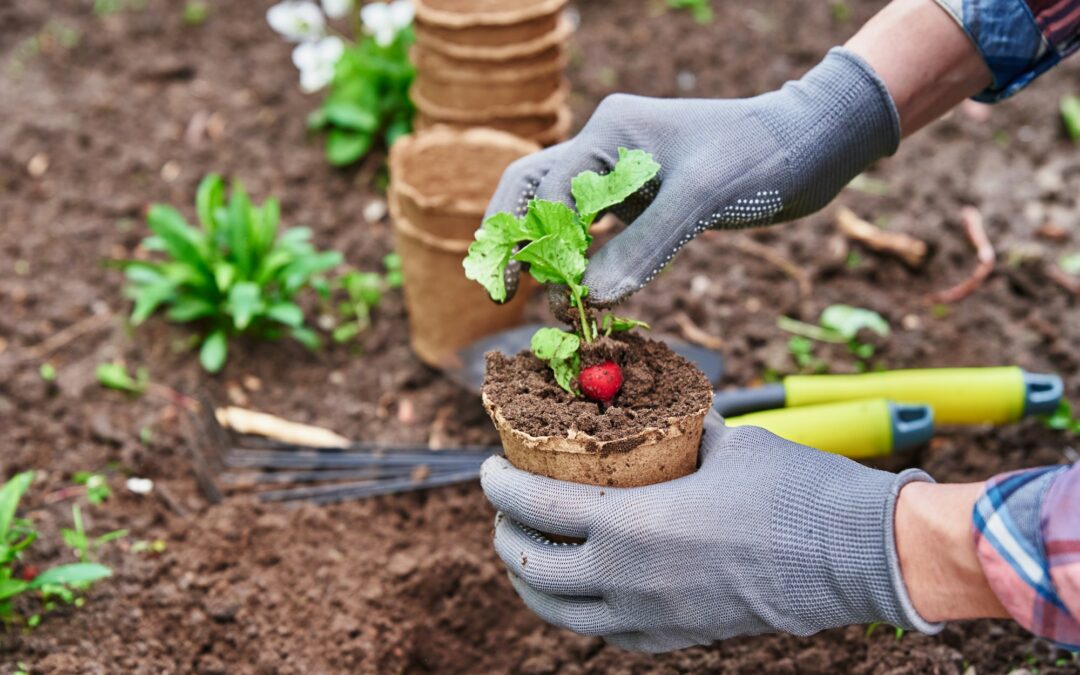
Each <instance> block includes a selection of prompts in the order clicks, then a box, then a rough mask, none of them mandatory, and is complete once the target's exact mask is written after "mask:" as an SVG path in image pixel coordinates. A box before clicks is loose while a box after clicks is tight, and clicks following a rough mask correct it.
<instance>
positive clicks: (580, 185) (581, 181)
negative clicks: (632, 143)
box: [570, 148, 660, 225]
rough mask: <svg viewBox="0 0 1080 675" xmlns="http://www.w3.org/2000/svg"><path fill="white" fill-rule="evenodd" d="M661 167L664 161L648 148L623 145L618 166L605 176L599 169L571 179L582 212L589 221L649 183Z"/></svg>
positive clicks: (585, 219)
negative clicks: (635, 148) (653, 154)
mask: <svg viewBox="0 0 1080 675" xmlns="http://www.w3.org/2000/svg"><path fill="white" fill-rule="evenodd" d="M659 171H660V165H659V164H657V163H656V162H655V161H653V158H652V155H650V154H649V153H647V152H645V151H644V150H627V149H626V148H619V160H618V161H617V162H615V166H614V168H612V170H611V171H610V172H608V173H607V174H605V175H603V176H601V175H600V174H598V173H596V172H595V171H585V172H583V173H580V174H578V175H577V176H575V177H574V179H573V180H572V181H571V182H570V192H571V193H572V194H573V195H574V202H575V203H576V204H577V210H578V213H580V214H581V219H582V221H583V222H584V223H585V224H586V225H589V224H591V223H592V221H593V219H594V218H595V217H596V215H597V214H598V213H600V212H601V211H603V210H604V209H608V208H611V207H612V206H615V205H616V204H619V203H621V202H623V201H624V200H625V199H626V198H627V197H629V196H630V195H632V194H634V193H635V192H637V191H638V190H640V189H641V188H642V187H644V186H645V184H646V183H648V182H649V181H650V180H651V179H652V178H653V177H654V176H655V175H656V174H657V172H659Z"/></svg>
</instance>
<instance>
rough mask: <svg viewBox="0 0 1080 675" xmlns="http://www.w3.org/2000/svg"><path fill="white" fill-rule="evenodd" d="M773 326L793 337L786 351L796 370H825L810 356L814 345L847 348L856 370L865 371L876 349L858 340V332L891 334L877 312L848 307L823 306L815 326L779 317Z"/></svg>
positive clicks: (819, 362) (816, 359)
mask: <svg viewBox="0 0 1080 675" xmlns="http://www.w3.org/2000/svg"><path fill="white" fill-rule="evenodd" d="M776 325H777V327H779V328H780V329H781V330H784V331H787V332H789V333H794V334H795V337H793V338H791V340H789V342H788V351H790V352H791V354H792V357H793V358H794V360H795V363H796V364H797V365H798V366H799V368H800V369H802V370H812V371H814V372H825V370H828V363H826V362H824V361H821V360H820V359H818V358H816V357H815V356H814V355H813V347H814V345H813V343H814V342H826V343H833V344H844V345H847V347H848V351H850V352H851V353H852V354H853V355H854V356H855V357H856V358H857V359H858V362H857V363H856V368H857V369H858V370H866V368H867V363H866V362H867V361H868V360H869V359H871V358H873V356H874V354H875V352H876V348H875V347H874V345H873V344H871V343H868V342H863V341H861V340H860V339H859V333H860V331H863V330H869V331H871V332H873V333H876V334H877V335H879V336H881V337H888V336H889V335H890V334H891V332H892V331H891V329H890V327H889V322H888V321H886V320H885V318H884V317H883V316H881V315H880V314H878V313H877V312H874V311H871V310H869V309H863V308H861V307H852V306H850V305H831V306H829V307H826V308H825V310H824V311H823V312H822V313H821V317H819V319H818V325H814V324H811V323H806V322H804V321H799V320H797V319H792V318H791V317H788V316H781V317H779V318H778V319H777V320H776ZM796 338H800V339H796Z"/></svg>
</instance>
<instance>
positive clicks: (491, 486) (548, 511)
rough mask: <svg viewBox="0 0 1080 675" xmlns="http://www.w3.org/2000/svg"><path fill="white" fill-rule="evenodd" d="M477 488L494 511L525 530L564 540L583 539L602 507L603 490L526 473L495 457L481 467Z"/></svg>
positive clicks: (488, 459) (504, 459)
mask: <svg viewBox="0 0 1080 675" xmlns="http://www.w3.org/2000/svg"><path fill="white" fill-rule="evenodd" d="M480 485H481V487H483V488H484V494H485V495H487V498H488V501H490V502H491V503H492V504H493V505H494V506H495V508H496V510H498V511H502V512H503V513H505V514H506V515H508V516H510V517H511V518H513V519H514V520H516V521H517V522H519V523H521V524H522V525H525V526H527V527H531V528H533V529H535V530H539V531H541V532H550V533H552V534H558V535H562V536H564V537H579V538H584V537H586V536H587V535H588V532H589V527H590V525H591V524H592V522H593V518H594V517H596V515H597V514H598V513H599V512H600V510H601V508H602V506H603V505H602V503H601V500H603V494H602V493H603V488H600V487H598V486H595V485H582V484H580V483H569V482H566V481H561V480H554V479H552V478H546V477H544V476H538V475H536V474H533V473H528V472H527V471H522V470H520V469H516V468H514V466H513V465H512V464H510V462H508V461H507V460H506V458H505V457H501V456H498V455H495V456H492V457H489V458H487V460H485V461H484V464H483V465H482V466H481V467H480Z"/></svg>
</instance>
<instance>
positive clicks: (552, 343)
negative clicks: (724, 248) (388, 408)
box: [464, 148, 712, 487]
mask: <svg viewBox="0 0 1080 675" xmlns="http://www.w3.org/2000/svg"><path fill="white" fill-rule="evenodd" d="M659 170H660V165H659V164H657V163H656V162H654V161H653V159H652V157H651V156H650V155H649V154H648V153H646V152H644V151H641V150H627V149H626V148H619V159H618V161H616V162H615V165H614V166H613V167H612V168H611V170H610V171H608V172H607V173H605V174H604V175H600V174H598V173H596V172H594V171H585V172H582V173H580V174H578V175H577V176H575V177H574V179H573V180H572V181H571V193H572V195H573V198H574V207H573V208H572V207H570V206H568V205H567V204H564V203H563V202H561V201H547V200H543V199H532V200H530V201H529V203H528V205H527V210H526V213H525V215H524V216H518V215H517V214H514V213H510V212H505V211H504V212H499V213H494V214H492V215H490V216H488V217H487V218H486V219H485V220H484V224H483V227H482V228H481V229H479V230H478V231H477V232H476V238H475V240H474V241H473V243H472V244H471V245H470V246H469V254H468V256H467V257H466V258H465V261H464V266H465V274H466V276H468V278H470V279H472V280H474V281H476V282H477V283H479V284H480V285H481V286H483V288H484V289H485V290H486V291H487V292H488V295H489V297H491V299H493V300H496V301H502V300H505V299H506V297H507V294H508V292H507V288H506V271H507V265H508V264H509V261H517V262H520V263H523V264H527V269H528V273H529V274H530V275H531V276H532V277H533V278H535V279H536V280H537V281H539V282H541V283H549V284H559V285H560V286H561V287H562V288H563V289H564V290H562V291H561V292H564V293H565V299H566V308H567V309H566V311H565V312H563V311H560V312H558V314H559V315H560V318H561V319H562V320H564V321H565V322H566V323H567V324H568V329H567V330H564V329H562V328H555V327H546V328H541V329H540V330H538V331H537V332H536V333H535V334H534V335H533V336H532V340H531V342H530V346H529V351H527V352H522V353H520V354H517V355H516V356H504V355H502V354H499V353H490V354H489V355H488V356H487V363H486V365H487V371H486V374H485V379H484V386H483V390H482V398H483V402H484V407H485V408H486V409H487V412H488V414H489V415H490V416H491V419H492V421H493V422H494V423H495V426H496V428H497V429H498V431H499V435H500V437H501V439H502V443H503V449H504V451H505V452H506V457H507V459H508V460H510V462H511V463H513V464H514V465H515V466H517V467H519V468H521V469H524V470H526V471H531V472H534V473H539V474H543V475H545V476H550V477H552V478H557V479H560V480H569V481H574V482H578V483H590V484H594V485H610V486H617V487H632V486H638V485H647V484H650V483H657V482H661V481H665V480H672V479H675V478H679V477H680V476H685V475H686V474H688V473H691V472H693V471H694V470H695V469H696V467H697V454H698V446H699V445H700V442H701V434H702V431H703V428H704V422H705V416H706V414H707V413H708V412H709V410H710V409H711V407H712V388H711V386H710V385H709V381H708V379H707V378H706V377H705V375H704V374H703V373H702V372H701V371H700V370H698V369H697V367H696V366H694V365H693V364H692V363H690V362H689V361H687V360H686V359H684V358H682V357H681V356H678V355H676V354H675V353H674V352H672V351H671V350H670V349H668V348H667V347H666V346H665V345H664V344H663V343H661V342H656V341H654V340H649V339H647V338H645V337H642V336H640V335H639V334H638V333H637V331H639V330H647V329H648V325H646V324H645V323H643V322H641V321H637V320H635V319H628V318H623V317H618V316H616V315H614V314H612V313H608V312H606V311H603V310H598V309H597V308H595V307H591V306H589V304H588V302H587V298H588V296H589V292H588V290H589V289H588V288H587V287H586V286H584V285H583V283H582V279H583V278H584V274H585V269H586V267H587V266H588V260H587V259H586V257H585V253H586V251H587V250H588V248H589V245H590V244H591V243H592V237H591V236H590V235H589V227H590V226H591V225H592V223H593V222H595V220H596V218H597V216H599V215H600V214H601V213H602V212H604V211H607V210H609V209H611V208H612V207H614V206H617V205H618V204H620V203H622V202H623V201H625V200H626V199H628V198H630V197H631V196H633V195H635V194H637V193H638V192H639V191H641V190H643V189H647V186H648V185H649V183H650V181H652V180H653V179H654V178H655V176H656V175H657V173H658V172H659Z"/></svg>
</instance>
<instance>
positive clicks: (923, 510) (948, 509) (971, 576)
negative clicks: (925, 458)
mask: <svg viewBox="0 0 1080 675" xmlns="http://www.w3.org/2000/svg"><path fill="white" fill-rule="evenodd" d="M982 488H983V486H982V483H964V484H953V485H936V484H933V483H910V484H908V485H907V486H906V487H904V489H903V490H902V491H901V492H900V498H899V499H898V500H897V504H896V522H895V527H896V548H897V552H898V554H899V556H900V569H901V570H902V572H903V575H904V584H905V585H906V586H907V590H908V595H910V596H911V601H912V603H913V604H914V605H915V609H916V610H917V611H918V612H919V614H920V615H921V616H922V617H923V618H924V619H926V620H927V621H950V620H956V619H977V618H994V617H1008V616H1009V614H1008V612H1006V611H1005V608H1004V607H1003V606H1002V605H1001V602H1000V601H999V600H998V599H997V596H996V595H994V592H993V591H992V590H991V588H990V585H989V584H988V583H987V581H986V577H985V576H984V575H983V571H982V567H981V566H980V565H979V560H978V557H977V556H976V553H975V541H974V539H973V537H972V535H971V511H972V508H973V507H974V505H975V500H976V499H978V498H979V495H980V494H981V492H982Z"/></svg>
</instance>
